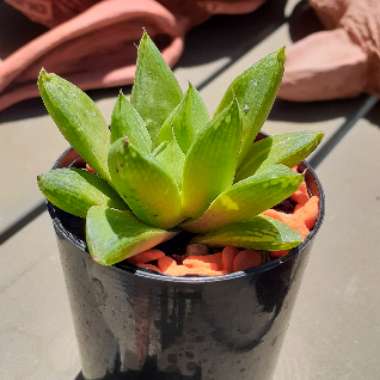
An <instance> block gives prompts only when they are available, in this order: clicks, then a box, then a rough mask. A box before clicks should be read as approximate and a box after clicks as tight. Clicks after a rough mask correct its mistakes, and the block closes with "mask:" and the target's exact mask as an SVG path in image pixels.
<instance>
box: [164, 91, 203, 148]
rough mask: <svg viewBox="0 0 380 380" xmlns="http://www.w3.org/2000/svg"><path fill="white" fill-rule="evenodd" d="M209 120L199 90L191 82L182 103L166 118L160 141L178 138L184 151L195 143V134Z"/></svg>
mask: <svg viewBox="0 0 380 380" xmlns="http://www.w3.org/2000/svg"><path fill="white" fill-rule="evenodd" d="M207 122H208V112H207V108H206V105H205V104H204V102H203V100H202V98H201V96H200V94H199V92H198V91H197V90H196V89H195V88H194V87H193V86H192V85H191V84H189V88H188V90H187V92H186V94H185V96H184V97H183V99H182V101H181V102H180V104H179V105H178V106H177V107H176V108H175V109H174V111H173V112H172V113H171V114H170V115H169V117H168V118H167V119H166V120H165V122H164V124H163V126H162V128H161V130H160V134H159V141H171V140H173V137H175V139H176V140H177V142H178V144H179V146H180V147H181V149H182V151H183V152H184V153H186V152H187V150H188V149H189V147H190V145H191V144H192V143H193V141H194V139H195V136H196V135H197V134H198V133H199V131H201V130H202V129H203V128H204V127H205V126H206V124H207Z"/></svg>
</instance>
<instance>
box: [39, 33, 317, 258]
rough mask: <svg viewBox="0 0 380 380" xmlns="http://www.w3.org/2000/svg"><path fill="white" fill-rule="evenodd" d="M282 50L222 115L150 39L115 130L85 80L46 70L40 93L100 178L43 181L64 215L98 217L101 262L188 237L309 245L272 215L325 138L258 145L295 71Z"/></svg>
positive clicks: (287, 137) (302, 136) (48, 177)
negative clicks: (184, 84)
mask: <svg viewBox="0 0 380 380" xmlns="http://www.w3.org/2000/svg"><path fill="white" fill-rule="evenodd" d="M284 60H285V53H284V49H280V50H278V51H276V52H274V53H272V54H270V55H268V56H266V57H265V58H263V59H262V60H260V61H259V62H257V63H256V64H254V65H253V66H252V67H250V68H248V69H247V70H246V71H245V72H243V73H242V74H241V75H239V76H238V77H237V78H236V79H235V80H234V81H233V82H232V84H231V85H230V86H229V87H228V89H227V91H226V93H225V95H224V96H223V98H222V100H221V102H220V104H219V106H218V108H217V110H216V112H215V115H214V116H213V117H209V114H208V111H207V107H206V105H205V104H204V102H203V100H202V98H201V96H200V94H199V93H198V91H197V90H196V89H195V88H194V87H193V86H192V85H191V84H189V86H188V89H187V90H186V92H185V93H184V94H183V92H182V90H181V88H180V86H179V84H178V82H177V80H176V78H175V76H174V75H173V73H172V71H171V70H170V68H169V67H168V66H167V65H166V63H165V62H164V60H163V59H162V57H161V55H160V52H159V50H158V49H157V47H156V46H155V45H154V43H153V42H152V40H151V39H150V38H149V36H148V35H147V34H146V33H144V35H143V37H142V39H141V41H140V44H139V47H138V57H137V71H136V77H135V82H134V85H133V89H132V94H131V97H130V99H129V100H128V99H127V97H126V96H124V95H123V93H122V92H120V94H119V96H118V98H117V101H116V105H115V107H114V110H113V113H112V120H111V125H110V128H108V126H107V123H106V121H105V119H104V118H103V116H102V114H101V113H100V111H99V109H98V108H97V106H96V105H95V104H94V102H93V101H92V100H91V99H90V98H89V97H88V96H87V95H86V94H85V93H84V92H82V91H81V90H80V89H79V88H78V87H76V86H75V85H74V84H72V83H70V82H68V81H66V80H65V79H63V78H61V77H59V76H58V75H55V74H52V73H47V72H46V71H44V70H42V71H41V73H40V75H39V79H38V87H39V90H40V93H41V97H42V99H43V102H44V104H45V107H46V109H47V110H48V112H49V114H50V115H51V117H52V118H53V120H54V122H55V123H56V125H57V126H58V128H59V130H60V131H61V133H62V134H63V136H64V137H65V138H66V139H67V140H68V142H69V143H70V144H71V145H72V147H73V148H74V149H75V150H76V151H77V152H78V153H79V155H80V156H81V157H82V158H83V159H84V160H85V161H86V162H87V163H88V164H89V165H90V166H91V167H92V168H93V169H94V170H95V173H90V172H87V171H86V170H84V169H80V168H63V169H54V170H50V171H49V172H47V173H46V174H42V175H40V176H39V177H38V185H39V188H40V190H41V191H42V193H43V194H44V195H45V196H46V198H47V199H48V200H49V202H51V203H52V204H54V205H55V206H56V207H58V208H60V209H62V210H64V211H66V212H68V213H70V214H72V215H74V216H77V217H80V218H86V241H87V245H88V249H89V252H90V254H91V256H92V257H93V258H94V259H95V260H96V261H97V262H99V263H100V264H103V265H112V264H115V263H118V262H120V261H123V260H125V259H126V258H128V257H131V256H133V255H136V254H138V253H139V252H142V251H144V250H147V249H149V248H152V247H154V246H156V245H158V244H160V243H162V242H164V241H166V240H168V239H171V238H172V237H173V236H175V235H176V234H178V233H180V232H181V230H184V231H189V232H191V233H193V241H194V242H198V243H204V244H207V245H209V246H224V245H233V246H237V247H244V248H248V249H260V250H268V251H273V250H287V249H291V248H293V247H296V246H297V245H299V244H300V243H301V240H302V239H301V237H300V236H299V234H298V233H297V232H295V231H293V230H292V229H291V228H289V227H288V226H287V225H285V224H282V223H280V222H279V221H276V220H274V219H271V218H269V217H265V216H263V215H261V213H262V212H263V211H265V210H267V209H268V208H271V207H273V206H275V205H276V204H278V203H280V202H281V201H283V200H284V199H286V198H288V197H289V196H290V195H291V194H292V193H293V192H294V191H295V190H297V188H298V186H299V185H300V183H301V182H302V181H303V175H302V174H299V173H297V172H295V171H293V170H292V169H291V168H290V167H292V166H294V165H296V164H297V163H299V162H300V161H302V160H303V159H304V158H305V157H307V156H308V155H309V154H310V153H311V152H312V151H313V150H314V149H315V148H316V146H317V145H318V144H319V142H320V141H321V138H322V133H316V132H310V131H307V132H295V133H286V134H280V135H276V136H272V137H266V138H263V139H261V140H259V141H257V142H253V141H254V140H255V138H256V136H257V134H258V132H259V131H260V128H261V126H262V125H263V123H264V121H265V120H266V118H267V116H268V113H269V112H270V110H271V107H272V105H273V102H274V100H275V97H276V92H277V89H278V86H279V84H280V82H281V78H282V74H283V70H284Z"/></svg>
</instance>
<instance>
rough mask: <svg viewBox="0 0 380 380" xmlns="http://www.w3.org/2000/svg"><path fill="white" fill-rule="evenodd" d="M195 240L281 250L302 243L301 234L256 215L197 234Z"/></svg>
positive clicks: (211, 243)
mask: <svg viewBox="0 0 380 380" xmlns="http://www.w3.org/2000/svg"><path fill="white" fill-rule="evenodd" d="M194 242H196V243H201V244H207V245H209V246H226V245H232V246H235V247H242V248H248V249H259V250H265V251H279V250H287V249H291V248H294V247H296V246H298V245H299V244H301V242H302V238H301V236H300V235H299V234H298V233H297V232H295V231H293V230H292V229H290V228H289V227H288V226H287V225H285V224H283V223H281V222H278V221H277V220H274V219H271V218H266V217H263V216H256V217H254V218H253V219H252V220H249V221H246V222H241V223H234V224H230V225H228V226H225V227H222V228H221V229H218V230H215V231H212V232H209V233H207V234H205V235H199V236H196V237H195V239H194Z"/></svg>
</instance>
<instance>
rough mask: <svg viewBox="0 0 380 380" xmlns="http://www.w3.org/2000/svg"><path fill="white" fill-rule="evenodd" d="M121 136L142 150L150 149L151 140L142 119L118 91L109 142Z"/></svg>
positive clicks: (147, 150)
mask: <svg viewBox="0 0 380 380" xmlns="http://www.w3.org/2000/svg"><path fill="white" fill-rule="evenodd" d="M121 137H127V138H128V141H129V142H130V143H131V144H133V145H134V146H136V147H137V148H138V149H139V150H141V151H142V152H146V153H148V152H150V150H151V149H152V140H151V138H150V135H149V132H148V130H147V129H146V127H145V123H144V120H143V119H142V117H141V116H140V115H139V113H138V112H137V111H136V109H135V107H133V106H132V104H131V103H130V102H129V101H128V99H127V98H126V96H125V95H124V94H123V93H122V92H121V91H120V93H119V96H118V98H117V101H116V104H115V107H114V109H113V112H112V121H111V142H115V141H116V140H118V139H119V138H121Z"/></svg>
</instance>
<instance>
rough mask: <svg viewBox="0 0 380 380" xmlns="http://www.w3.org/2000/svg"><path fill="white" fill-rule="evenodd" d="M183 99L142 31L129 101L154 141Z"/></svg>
mask: <svg viewBox="0 0 380 380" xmlns="http://www.w3.org/2000/svg"><path fill="white" fill-rule="evenodd" d="M181 99H182V90H181V88H180V86H179V84H178V82H177V79H176V78H175V76H174V74H173V72H172V71H171V69H170V67H169V66H168V65H167V64H166V62H165V61H164V60H163V58H162V56H161V54H160V51H159V50H158V48H157V47H156V45H155V44H154V42H153V41H152V40H151V39H150V37H149V36H148V34H147V33H145V32H144V34H143V36H142V38H141V41H140V45H139V48H138V52H137V63H136V75H135V82H134V85H133V89H132V96H131V103H132V105H133V106H134V107H135V108H136V110H137V111H138V113H139V114H140V115H141V116H142V118H143V119H144V120H145V122H146V126H147V128H148V131H149V133H150V135H151V137H152V140H153V144H154V145H157V144H156V140H157V137H158V133H159V129H160V127H161V125H162V124H163V122H164V121H165V120H166V118H167V117H168V116H169V114H170V113H171V112H172V111H173V109H174V108H175V107H176V106H177V105H178V104H179V102H180V101H181Z"/></svg>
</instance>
